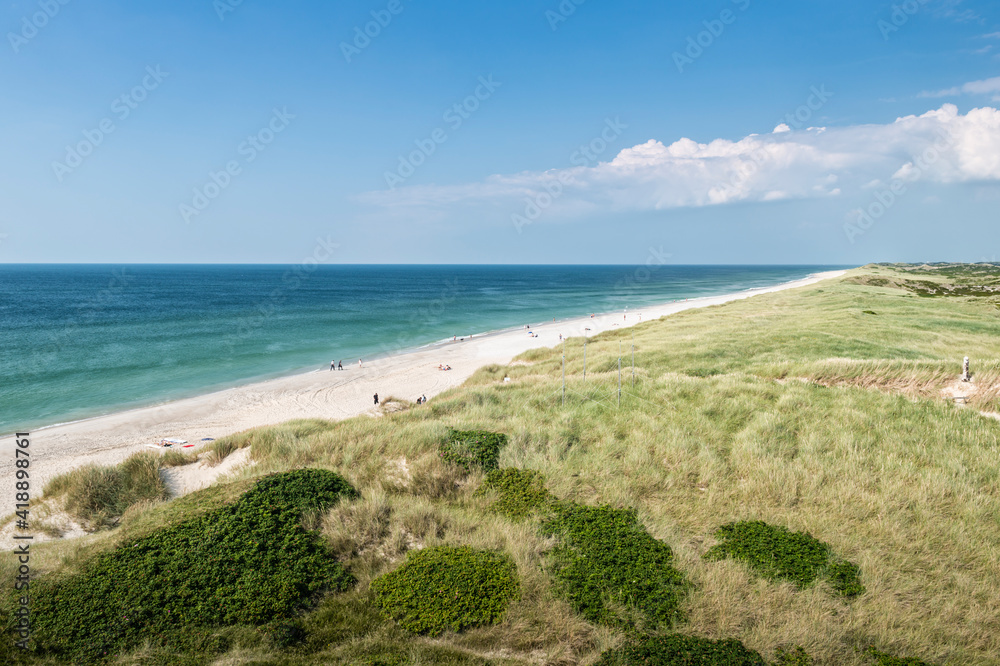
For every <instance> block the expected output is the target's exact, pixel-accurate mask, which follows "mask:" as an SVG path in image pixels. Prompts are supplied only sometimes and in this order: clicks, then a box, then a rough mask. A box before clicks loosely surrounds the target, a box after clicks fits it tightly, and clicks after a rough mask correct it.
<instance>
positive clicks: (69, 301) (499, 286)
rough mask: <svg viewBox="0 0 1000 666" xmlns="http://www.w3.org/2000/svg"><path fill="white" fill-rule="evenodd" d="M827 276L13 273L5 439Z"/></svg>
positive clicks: (183, 269)
mask: <svg viewBox="0 0 1000 666" xmlns="http://www.w3.org/2000/svg"><path fill="white" fill-rule="evenodd" d="M830 268H831V267H823V266H749V267H748V266H711V267H705V266H694V267H691V266H653V267H652V268H646V267H638V268H637V267H628V266H321V267H293V266H94V265H87V266H48V265H43V266H37V265H31V266H28V265H5V266H0V360H2V370H0V433H9V432H13V431H14V430H22V429H28V428H35V427H38V426H43V425H51V424H54V423H60V422H65V421H70V420H74V419H80V418H85V417H89V416H96V415H99V414H104V413H109V412H112V411H117V410H119V409H122V408H124V407H133V406H138V405H145V404H152V403H156V402H161V401H165V400H169V399H175V398H179V397H184V396H189V395H196V394H199V393H205V392H208V391H210V390H213V389H218V388H223V387H227V386H232V385H235V384H240V383H245V382H248V381H250V380H256V379H260V378H265V377H273V376H278V375H282V374H289V373H292V372H298V371H301V370H303V369H306V368H322V367H324V366H325V367H329V363H330V359H333V358H337V359H344V361H345V362H346V363H349V362H354V363H357V359H358V358H372V357H374V356H379V355H384V354H387V353H394V352H398V351H401V350H405V349H409V348H413V347H418V346H422V345H425V344H429V343H433V342H437V341H440V340H443V339H446V338H451V337H452V336H453V335H459V336H461V335H468V334H470V333H481V332H487V331H493V330H499V329H504V328H509V327H516V326H523V325H524V324H529V323H538V322H541V321H548V320H551V319H552V318H553V317H557V318H565V317H573V316H581V315H585V314H588V313H591V312H609V311H614V310H621V309H623V308H625V307H629V308H633V307H636V306H640V305H648V304H653V303H662V302H666V301H670V300H674V299H679V298H694V297H698V296H708V295H717V294H723V293H730V292H735V291H740V290H743V289H749V288H753V287H763V286H771V285H776V284H780V283H782V282H787V281H789V280H794V279H798V278H802V277H805V276H807V275H808V274H810V273H814V272H817V271H820V270H829V269H830Z"/></svg>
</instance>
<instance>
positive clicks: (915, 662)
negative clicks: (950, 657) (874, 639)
mask: <svg viewBox="0 0 1000 666" xmlns="http://www.w3.org/2000/svg"><path fill="white" fill-rule="evenodd" d="M864 654H865V656H867V657H871V658H872V662H873V663H875V664H876V666H932V665H931V664H929V663H927V662H926V661H921V660H919V659H915V658H913V657H894V656H892V655H891V654H886V653H885V652H881V651H879V650H877V649H875V646H872V647H869V648H868V649H867V650H865V653H864Z"/></svg>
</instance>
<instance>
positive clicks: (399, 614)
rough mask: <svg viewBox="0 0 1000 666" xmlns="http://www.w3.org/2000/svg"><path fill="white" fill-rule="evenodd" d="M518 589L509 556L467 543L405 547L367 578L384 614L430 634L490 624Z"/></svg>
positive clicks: (502, 611)
mask: <svg viewBox="0 0 1000 666" xmlns="http://www.w3.org/2000/svg"><path fill="white" fill-rule="evenodd" d="M519 590H520V584H519V582H518V576H517V566H516V565H515V564H514V562H513V561H511V559H510V557H508V556H507V555H506V554H503V553H497V552H492V551H483V550H474V549H472V548H469V547H467V546H463V547H459V548H452V547H447V546H439V547H436V548H427V549H425V550H420V551H417V552H415V553H411V554H410V556H409V557H407V559H406V563H405V564H404V565H403V566H401V567H400V568H399V569H396V570H395V571H392V572H391V573H388V574H385V575H384V576H381V577H380V578H377V579H375V581H373V582H372V591H373V592H374V593H375V603H376V604H377V605H378V606H379V607H380V608H381V609H382V610H383V611H384V612H385V613H386V614H387V615H388V616H389V617H391V618H393V619H394V620H395V621H396V622H398V623H399V624H400V625H401V626H402V627H403V628H405V629H407V630H409V631H412V632H413V633H416V634H428V635H431V636H437V635H439V634H441V633H443V632H445V631H454V632H458V631H462V630H464V629H468V628H469V627H477V626H481V625H485V624H495V623H496V622H498V621H499V620H500V619H501V618H502V617H503V615H504V613H505V612H506V611H507V607H508V606H509V605H510V602H511V601H513V600H514V599H516V598H517V596H518V594H519Z"/></svg>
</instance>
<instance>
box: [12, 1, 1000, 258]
mask: <svg viewBox="0 0 1000 666" xmlns="http://www.w3.org/2000/svg"><path fill="white" fill-rule="evenodd" d="M0 33H2V34H3V36H4V39H3V42H2V43H0V262H4V263H34V262H57V263H147V262H150V263H287V264H296V263H303V262H311V261H317V262H324V263H449V264H456V263H457V264H469V263H500V264H521V263H528V264H531V263H536V264H557V263H558V264H607V263H613V264H642V263H646V262H648V261H650V260H651V258H654V257H655V258H657V259H656V260H658V261H659V260H662V259H660V258H662V257H666V256H669V258H670V259H669V260H670V261H671V262H672V263H676V264H836V265H860V264H864V263H868V262H873V261H996V260H998V256H1000V237H998V234H997V232H996V222H997V210H998V209H1000V111H998V109H1000V6H998V5H997V3H995V2H987V1H985V0H981V1H974V0H907V2H904V3H901V4H893V3H882V2H871V1H870V0H867V1H864V2H862V1H859V0H836V1H834V0H810V1H809V2H770V3H765V2H763V1H761V0H707V1H702V2H697V3H695V2H690V3H663V2H653V1H651V0H650V1H645V0H642V1H640V0H619V1H617V2H613V3H612V2H607V1H606V0H605V1H602V0H506V1H505V2H502V3H500V2H498V3H478V2H472V3H470V2H444V1H435V0H366V1H363V2H361V1H356V0H345V1H343V2H336V3H330V2H320V1H318V0H286V1H285V2H281V3H279V2H274V1H270V2H268V1H266V0H172V1H171V2H169V3H167V2H150V1H149V0H129V1H128V2H125V1H124V0H122V1H114V0H105V1H104V2H99V3H88V2H83V0H34V1H17V2H11V1H9V0H8V1H7V2H5V3H4V4H3V5H2V7H0Z"/></svg>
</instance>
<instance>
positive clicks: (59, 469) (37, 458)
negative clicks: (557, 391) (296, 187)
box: [0, 271, 844, 499]
mask: <svg viewBox="0 0 1000 666" xmlns="http://www.w3.org/2000/svg"><path fill="white" fill-rule="evenodd" d="M843 274H844V271H832V272H828V273H818V274H816V275H813V276H811V277H809V278H806V279H803V280H798V281H795V282H789V283H786V284H782V285H778V286H775V287H770V288H764V289H754V290H749V291H744V292H739V293H734V294H727V295H723V296H713V297H705V298H698V299H691V300H687V301H680V302H673V303H665V304H662V305H659V306H650V307H645V308H642V309H641V311H636V312H629V313H627V315H623V313H622V312H617V313H613V314H605V315H598V316H596V317H593V318H591V316H590V315H589V314H588V315H586V316H583V317H580V318H577V319H571V320H562V321H556V322H551V321H550V322H548V323H542V324H537V325H536V323H533V324H532V328H531V330H532V331H533V332H534V333H536V334H537V337H531V336H529V335H528V334H527V331H525V329H524V328H523V327H522V328H518V329H514V330H507V331H501V332H497V333H492V334H488V335H487V334H484V335H481V336H480V335H476V336H475V337H472V338H466V339H465V340H464V341H456V342H448V343H442V344H438V345H433V346H431V347H425V348H422V349H420V350H416V351H411V352H407V353H403V354H399V355H395V356H390V357H387V358H382V359H377V360H373V361H371V362H365V363H364V364H363V366H362V367H360V368H359V367H358V363H357V360H356V359H355V361H354V362H353V363H350V364H347V365H345V367H344V370H343V371H333V372H331V371H329V370H326V369H324V370H318V371H313V372H308V373H305V374H300V375H296V376H291V377H285V378H281V379H274V380H270V381H266V382H261V383H256V384H250V385H246V386H240V387H237V388H232V389H228V390H225V391H220V392H217V393H211V394H208V395H203V396H199V397H195V398H189V399H185V400H179V401H176V402H171V403H167V404H163V405H158V406H153V407H146V408H142V409H135V410H131V411H126V412H120V413H116V414H110V415H107V416H102V417H98V418H93V419H89V420H85V421H79V422H76V423H71V424H65V425H59V426H54V427H50V428H43V429H40V430H37V431H35V432H33V433H32V438H31V455H32V464H31V475H32V489H33V495H34V497H35V499H37V498H38V497H39V495H40V493H41V488H42V487H43V486H44V485H45V483H46V482H47V481H48V480H49V479H51V478H53V477H54V476H57V475H59V474H61V473H64V472H67V471H69V470H71V469H73V468H76V467H80V466H83V465H89V464H97V465H113V464H116V463H118V462H121V461H122V460H124V459H125V458H127V457H128V456H130V455H132V454H134V453H138V452H140V451H150V450H152V449H150V448H149V445H150V444H153V443H156V442H159V441H160V440H162V439H164V438H176V439H182V440H187V442H188V443H190V444H194V445H195V448H188V449H182V450H184V451H197V450H199V449H200V448H201V447H202V446H203V443H202V440H203V439H205V438H216V439H217V438H220V437H224V436H226V435H230V434H233V433H236V432H240V431H243V430H247V429H249V428H255V427H259V426H264V425H270V424H276V423H282V422H284V421H289V420H293V419H304V418H320V419H346V418H349V417H352V416H358V415H360V414H365V413H369V412H373V411H374V410H373V407H374V405H373V399H372V396H373V394H375V393H378V394H379V396H381V397H383V398H386V397H389V396H393V397H396V398H399V399H403V400H411V401H415V400H416V399H417V397H419V396H421V395H426V396H427V398H428V399H433V398H434V396H436V395H438V394H440V393H442V392H444V391H446V390H448V389H450V388H454V387H456V386H459V385H460V384H462V383H463V382H464V381H465V380H466V379H468V378H469V377H470V376H471V375H472V374H473V373H474V372H475V371H476V370H477V369H478V368H480V367H482V366H484V365H489V364H507V363H509V362H510V361H511V360H512V359H513V358H514V357H516V356H517V355H519V354H521V353H523V352H525V351H527V350H529V349H534V348H538V347H554V346H556V345H558V344H559V342H560V335H562V336H563V337H579V336H583V335H585V334H586V335H591V336H592V335H596V334H598V333H602V332H604V331H609V330H612V329H615V328H625V327H629V326H633V325H635V324H638V323H640V322H641V321H651V320H654V319H658V318H660V317H664V316H668V315H671V314H674V313H677V312H680V311H683V310H689V309H691V308H698V307H707V306H712V305H719V304H722V303H727V302H730V301H734V300H739V299H743V298H749V297H752V296H755V295H758V294H764V293H770V292H775V291H781V290H785V289H794V288H797V287H804V286H808V285H812V284H815V283H816V282H819V281H821V280H825V279H831V278H836V277H839V276H840V275H843ZM586 329H590V330H589V331H588V330H586ZM441 364H444V365H450V366H451V368H452V369H451V370H450V371H442V370H440V369H439V368H438V366H439V365H441ZM13 450H14V438H13V437H7V438H5V439H4V440H3V441H2V442H0V494H2V496H4V497H13V493H14V482H15V478H14V466H13V460H14V453H13Z"/></svg>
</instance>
